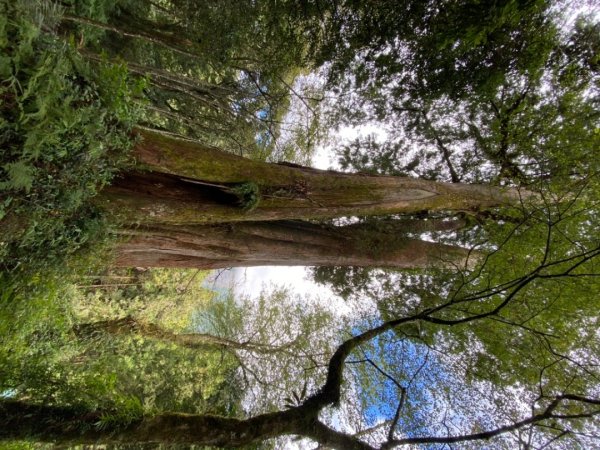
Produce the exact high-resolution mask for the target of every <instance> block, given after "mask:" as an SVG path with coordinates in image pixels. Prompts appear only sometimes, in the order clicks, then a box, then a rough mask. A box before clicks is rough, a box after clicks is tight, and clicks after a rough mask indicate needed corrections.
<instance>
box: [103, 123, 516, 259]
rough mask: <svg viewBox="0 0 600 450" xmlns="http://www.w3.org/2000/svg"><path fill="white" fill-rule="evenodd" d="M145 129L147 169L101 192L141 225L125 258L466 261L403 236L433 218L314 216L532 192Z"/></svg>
mask: <svg viewBox="0 0 600 450" xmlns="http://www.w3.org/2000/svg"><path fill="white" fill-rule="evenodd" d="M136 132H137V134H138V142H137V143H136V145H135V147H134V149H133V154H134V156H135V158H136V159H137V161H138V163H139V166H138V167H139V169H138V170H137V171H131V172H129V173H125V174H123V175H122V176H121V177H120V178H119V179H117V180H116V181H115V183H114V184H113V185H112V186H110V187H109V188H107V189H106V190H105V191H104V192H103V195H102V196H101V198H100V199H99V202H100V203H102V204H105V205H106V206H107V207H108V208H110V209H111V210H112V211H118V212H119V213H120V214H121V216H122V219H123V220H124V222H125V223H128V224H131V225H132V227H125V229H124V230H123V234H125V235H129V237H128V238H126V239H125V241H124V243H123V244H122V246H121V248H120V250H119V256H118V264H119V265H124V266H164V267H198V268H219V267H230V266H257V265H349V266H352V265H354V266H387V267H398V268H407V267H425V266H427V265H431V264H432V263H439V262H442V263H443V264H444V265H448V264H461V265H463V264H464V263H465V260H466V257H467V254H468V252H467V251H466V250H463V249H457V248H453V247H450V246H444V245H439V244H432V243H427V242H423V241H418V240H416V239H410V238H408V237H407V236H406V234H407V233H415V232H417V231H419V230H421V231H422V230H423V227H425V228H427V226H428V225H427V224H426V222H424V223H425V225H422V224H418V223H417V222H413V228H408V227H407V226H406V223H404V224H402V223H400V224H399V225H398V228H396V229H393V228H392V229H388V230H385V231H381V230H379V231H378V230H370V229H369V228H368V227H364V228H357V227H338V228H332V227H329V228H325V227H321V226H317V225H314V223H311V222H308V221H311V220H312V221H314V220H315V219H333V218H338V217H349V216H377V215H390V214H402V213H406V214H410V213H417V212H423V211H427V212H430V211H431V212H440V211H448V212H450V213H451V214H456V213H457V212H461V211H467V212H472V211H479V210H484V209H489V208H493V207H497V206H503V205H510V204H516V203H518V202H519V201H520V200H521V199H522V197H523V195H524V194H523V193H521V192H518V191H516V190H514V189H502V188H497V187H492V186H485V185H468V184H460V183H440V182H433V181H428V180H420V179H413V178H406V177H389V176H373V175H364V174H347V173H340V172H335V171H324V170H317V169H312V168H308V167H302V166H296V165H290V164H269V163H264V162H259V161H253V160H250V159H246V158H242V157H239V156H236V155H233V154H231V153H226V152H223V151H220V150H218V149H215V148H211V147H208V146H204V145H201V144H198V143H197V142H192V141H187V140H182V139H178V138H174V137H172V136H169V135H166V134H164V133H160V132H157V131H150V130H146V129H139V130H137V131H136ZM244 184H251V185H252V186H254V187H255V189H256V193H255V194H256V196H257V198H256V201H255V203H254V204H253V205H252V206H253V207H252V208H251V209H248V208H244V207H243V205H240V202H239V198H237V197H236V196H235V195H234V194H233V192H234V190H235V187H236V186H240V185H244ZM433 223H434V222H430V225H431V224H433ZM438 226H439V227H441V228H443V227H444V225H439V224H438ZM446 226H447V225H446Z"/></svg>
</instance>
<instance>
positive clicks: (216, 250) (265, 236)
mask: <svg viewBox="0 0 600 450" xmlns="http://www.w3.org/2000/svg"><path fill="white" fill-rule="evenodd" d="M457 224H459V222H456V221H455V222H452V221H449V222H442V221H422V222H421V223H418V222H417V223H415V222H402V221H400V222H399V223H393V222H390V223H386V224H385V226H384V227H383V230H382V231H374V230H373V229H372V227H370V226H369V225H367V224H355V225H349V226H345V227H327V226H321V225H317V224H313V223H310V222H299V221H273V222H238V223H229V224H218V225H196V226H187V227H182V226H171V227H169V226H154V227H138V228H132V229H128V230H123V233H124V234H127V235H129V236H127V237H126V239H125V240H124V241H123V242H122V243H121V244H120V246H119V248H118V254H117V259H116V264H117V265H119V266H125V267H196V268H201V269H216V268H223V267H231V266H236V267H251V266H265V265H271V266H274V265H280V266H295V265H303V266H306V265H310V266H363V267H366V266H378V267H394V268H425V267H430V266H436V267H457V266H459V267H465V266H466V265H469V264H470V263H473V262H475V261H476V259H477V257H476V255H475V254H472V253H471V252H469V251H468V250H467V249H464V248H461V247H453V246H450V245H444V244H438V243H433V242H426V241H421V240H419V239H413V238H409V237H406V235H405V234H403V233H406V232H407V231H411V230H412V231H418V230H419V228H417V226H419V227H420V230H423V229H424V228H430V229H442V228H452V227H455V226H457ZM407 228H408V229H407Z"/></svg>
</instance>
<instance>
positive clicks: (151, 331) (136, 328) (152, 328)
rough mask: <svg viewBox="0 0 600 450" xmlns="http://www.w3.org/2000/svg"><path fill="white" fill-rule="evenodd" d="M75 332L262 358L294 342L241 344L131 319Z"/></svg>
mask: <svg viewBox="0 0 600 450" xmlns="http://www.w3.org/2000/svg"><path fill="white" fill-rule="evenodd" d="M73 332H74V333H75V335H76V336H77V337H79V338H80V339H90V338H95V337H97V336H98V335H100V334H102V333H106V334H110V335H131V334H136V335H140V336H143V337H146V338H150V339H157V340H161V341H166V342H172V343H173V344H177V345H179V346H180V347H185V348H189V349H193V350H197V349H203V348H204V349H207V348H210V349H219V350H226V351H235V350H245V351H249V352H253V353H261V354H277V353H283V352H285V351H286V350H288V349H289V348H290V347H291V346H292V345H293V344H294V341H290V342H288V343H284V344H281V345H269V344H261V343H260V342H250V341H247V342H238V341H234V340H232V339H227V338H224V337H220V336H215V335H213V334H207V333H182V334H177V333H173V332H172V331H169V330H167V329H164V328H161V327H160V326H158V325H156V324H153V323H145V322H142V321H139V320H136V319H135V318H134V317H132V316H127V317H123V318H121V319H109V320H102V321H99V322H89V323H82V324H78V325H76V326H75V327H74V328H73Z"/></svg>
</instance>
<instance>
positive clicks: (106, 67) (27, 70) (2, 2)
mask: <svg viewBox="0 0 600 450" xmlns="http://www.w3.org/2000/svg"><path fill="white" fill-rule="evenodd" d="M51 5H52V4H51V3H46V2H43V1H42V2H32V1H27V0H19V1H15V0H0V147H1V148H2V152H1V156H0V225H1V228H2V230H3V233H2V237H1V238H0V239H1V241H0V267H1V268H2V271H3V272H4V273H5V274H6V273H8V274H11V276H12V277H13V278H14V277H22V276H26V277H30V276H31V274H32V273H35V272H37V271H40V270H42V271H43V270H46V269H48V268H56V267H57V266H60V265H61V264H62V263H63V262H64V261H65V260H66V259H67V258H68V257H69V256H70V255H72V254H74V253H75V252H76V251H77V250H80V249H82V248H83V247H86V246H87V245H88V244H89V243H90V242H92V241H94V242H96V241H98V240H101V239H99V236H102V235H103V233H105V231H106V227H107V219H106V217H104V215H103V213H101V212H100V211H99V210H98V209H97V208H96V207H95V206H94V205H93V203H92V202H90V201H91V200H92V198H93V197H94V196H95V195H96V194H97V193H98V191H99V190H100V189H101V188H102V187H103V186H105V185H106V184H107V183H109V182H110V180H111V179H112V177H113V176H114V174H115V173H116V171H117V170H118V169H119V168H120V167H123V166H124V165H125V164H126V163H127V151H128V149H129V147H130V145H131V133H130V131H131V127H132V126H133V124H134V123H135V122H136V120H137V119H138V117H139V116H140V114H141V109H142V106H141V102H139V101H136V99H137V98H138V97H140V95H141V91H142V89H143V88H144V82H143V80H142V81H140V80H132V79H130V78H129V77H128V73H127V70H126V67H125V66H124V65H114V64H108V63H104V64H95V65H92V64H91V63H89V62H87V61H86V60H85V59H84V58H83V57H82V56H81V55H80V54H79V53H78V51H77V48H76V46H75V44H74V39H71V40H70V41H71V42H65V40H64V39H62V38H60V37H58V36H57V35H56V34H55V33H54V32H53V31H52V30H53V27H56V26H57V25H56V24H57V23H59V18H60V10H59V9H58V8H56V7H53V6H51Z"/></svg>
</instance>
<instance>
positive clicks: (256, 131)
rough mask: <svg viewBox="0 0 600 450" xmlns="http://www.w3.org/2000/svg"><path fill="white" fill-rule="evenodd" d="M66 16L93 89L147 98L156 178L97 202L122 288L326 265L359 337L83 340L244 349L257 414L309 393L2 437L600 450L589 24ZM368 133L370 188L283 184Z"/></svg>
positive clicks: (8, 420)
mask: <svg viewBox="0 0 600 450" xmlns="http://www.w3.org/2000/svg"><path fill="white" fill-rule="evenodd" d="M60 8H61V11H60V20H59V21H57V22H56V23H55V24H54V25H53V28H52V29H50V30H46V31H45V32H48V33H56V34H57V35H59V36H65V37H68V36H71V40H72V41H73V42H74V45H76V47H77V51H78V52H79V53H80V54H81V55H82V56H83V57H84V58H86V59H87V60H88V61H89V62H90V64H94V63H96V62H98V61H104V62H106V61H117V60H118V61H123V62H124V63H125V64H126V67H127V68H128V70H129V71H130V72H131V73H132V74H135V75H136V76H141V77H145V78H146V83H147V85H146V87H145V89H144V92H143V102H144V104H145V108H146V109H145V111H146V112H145V115H144V118H143V120H142V123H140V124H138V125H137V127H135V128H134V129H133V131H132V135H133V138H134V143H133V148H132V151H131V156H132V158H134V159H135V161H136V165H135V166H130V167H129V168H128V169H127V170H125V171H123V172H122V173H121V174H120V175H119V176H118V177H117V178H116V179H115V180H114V182H113V183H112V184H111V185H110V186H108V187H106V188H104V189H103V190H102V192H101V193H100V194H99V195H98V196H97V197H96V198H95V199H94V202H95V204H96V205H97V206H99V207H101V208H105V209H107V210H113V211H116V212H118V215H119V223H120V225H119V226H118V229H117V231H116V233H117V235H118V236H119V238H120V240H119V243H118V244H117V247H116V250H115V252H116V257H115V258H116V259H115V264H116V265H120V266H129V267H151V266H154V267H173V268H199V269H214V268H223V267H231V266H259V265H310V266H319V267H316V268H315V269H314V274H315V276H316V278H317V280H319V281H320V282H323V283H328V284H330V285H331V286H332V287H333V288H334V290H336V291H338V292H339V293H340V294H341V295H343V296H344V297H345V298H346V299H348V301H349V302H351V304H353V305H356V309H357V310H360V311H361V313H360V315H358V316H357V317H354V318H352V319H349V320H348V322H347V323H346V322H345V323H344V326H340V324H336V323H334V322H335V320H334V319H331V318H330V319H329V322H327V323H326V325H325V324H324V322H322V321H321V322H320V325H319V329H320V330H321V331H320V333H321V334H320V335H319V336H320V338H319V337H311V335H308V338H304V339H303V340H302V346H300V347H294V345H295V343H298V342H300V341H297V339H291V340H290V341H289V342H288V344H286V343H283V344H282V343H278V344H277V345H275V344H273V343H272V342H269V341H268V340H266V341H256V340H252V339H247V340H240V339H234V338H233V337H231V336H230V337H226V336H223V335H221V336H214V335H207V334H200V333H195V332H192V333H186V334H175V333H173V332H171V331H168V330H165V329H162V328H160V327H159V326H158V325H156V324H148V323H142V322H140V321H139V320H136V319H135V318H132V317H125V318H123V317H121V318H117V319H114V320H113V319H110V320H103V321H97V322H94V323H86V324H81V325H78V326H76V327H75V328H74V329H73V333H74V335H76V336H79V337H80V338H85V336H88V335H90V334H93V333H107V334H112V335H124V334H126V335H129V334H133V335H138V336H145V337H147V338H149V339H154V340H162V341H165V342H170V343H172V344H174V345H179V346H182V347H186V348H198V347H203V346H212V347H213V348H220V349H226V351H228V352H230V353H232V354H233V355H234V359H237V360H238V362H239V365H240V367H241V373H242V375H240V376H242V377H243V378H244V379H245V380H246V381H248V378H252V379H253V381H252V382H250V383H247V384H246V387H247V388H248V389H249V392H251V393H252V392H255V391H256V390H257V389H258V390H260V389H262V390H266V391H268V390H269V385H270V384H271V383H273V385H275V384H276V381H275V380H273V378H272V375H273V374H272V373H270V374H268V376H267V377H266V378H265V374H260V373H259V372H260V371H258V372H257V367H260V364H258V365H257V364H256V363H248V360H247V359H244V358H250V357H252V358H255V357H256V355H257V354H258V355H262V356H261V358H262V357H264V358H265V359H264V361H268V360H269V359H268V358H269V357H274V358H279V359H285V358H292V359H290V361H293V363H292V364H288V365H287V366H286V367H287V369H285V370H290V371H291V372H290V373H294V376H293V377H291V378H290V379H288V378H286V383H289V390H290V392H289V394H287V396H282V398H281V399H279V400H273V399H272V398H270V399H269V401H268V402H266V403H260V402H257V405H248V407H247V408H246V415H245V416H243V417H242V416H238V417H227V416H223V415H216V414H183V413H180V412H172V411H170V412H162V411H160V412H154V413H152V414H150V413H144V414H141V415H140V416H139V417H138V416H136V417H135V419H132V420H129V421H127V423H124V424H123V423H122V424H118V423H116V424H111V426H107V427H98V426H96V425H95V424H96V423H97V422H98V415H99V414H102V412H101V411H82V410H81V408H80V407H78V405H72V404H52V403H48V402H46V403H44V402H39V401H38V402H36V401H29V400H28V399H26V398H19V397H18V396H13V397H14V398H12V399H6V400H3V401H2V402H1V405H0V425H1V427H0V428H2V430H3V431H0V436H1V437H2V438H4V439H16V438H24V437H33V438H34V439H36V440H40V441H49V442H56V443H60V444H65V445H66V444H84V443H106V444H109V443H110V444H132V443H133V444H138V443H139V444H146V443H148V444H185V445H214V446H223V447H231V446H245V445H256V444H257V443H260V442H263V441H267V440H268V439H271V438H281V437H283V436H290V435H297V436H300V437H303V438H307V439H310V440H311V441H314V442H316V443H318V444H319V445H320V446H321V447H325V448H329V447H330V448H343V449H354V448H356V449H371V448H378V449H388V448H396V447H402V446H418V445H424V446H439V447H440V448H443V446H445V445H446V446H450V445H459V446H464V447H468V446H472V447H473V448H477V447H478V446H485V445H489V444H488V443H487V442H488V441H489V440H493V441H492V442H493V444H492V445H493V446H495V447H497V448H514V447H516V446H518V447H520V448H523V449H529V448H544V447H546V448H569V447H572V446H574V445H580V446H583V447H585V446H589V445H593V444H592V443H593V442H595V440H596V439H598V430H597V425H595V422H594V417H595V416H596V415H597V414H598V413H600V393H599V392H598V386H599V384H598V377H599V375H600V374H598V350H599V346H598V344H599V342H598V336H597V332H596V329H597V325H598V315H597V311H596V309H597V308H596V307H595V306H596V304H597V300H596V299H595V293H596V292H598V287H599V286H598V267H597V264H598V256H599V254H600V242H599V241H598V229H599V223H598V212H597V211H598V204H597V202H598V194H599V190H598V169H599V168H598V157H597V156H598V147H599V146H598V144H599V136H600V135H599V134H598V127H597V119H598V115H599V112H598V111H599V110H598V87H599V86H598V81H599V78H598V68H599V66H598V61H599V55H600V33H599V26H598V23H597V22H593V20H592V18H591V17H592V15H591V13H590V11H587V14H588V15H589V16H590V18H588V19H589V20H588V19H586V17H585V15H583V16H579V17H578V18H573V17H574V13H573V10H572V9H567V8H566V7H564V6H563V5H562V4H555V3H552V2H548V1H516V0H512V1H508V0H507V1H499V2H495V3H493V4H487V3H485V2H483V3H482V2H477V1H468V0H465V1H460V2H453V3H449V4H439V2H420V1H408V0H407V1H403V2H398V1H381V2H376V3H372V2H360V1H350V0H348V1H331V2H329V1H302V2H286V1H269V0H266V1H248V2H245V1H243V2H228V1H223V2H216V3H210V2H208V3H206V4H197V2H186V1H180V0H170V1H166V0H155V1H148V2H146V1H142V2H138V1H126V0H123V1H117V2H88V1H82V2H68V1H66V2H62V3H61V4H60ZM567 17H570V18H569V20H567ZM101 51H104V52H105V53H104V54H101ZM310 71H313V72H318V73H319V78H318V79H316V81H315V80H313V82H312V84H311V83H310V82H308V81H307V80H310V77H308V76H307V74H308V73H309V72H310ZM298 79H301V80H302V82H299V81H295V80H298ZM131 101H132V102H134V101H135V102H137V101H142V99H140V98H137V99H131ZM290 108H291V110H292V112H290ZM365 123H377V124H378V126H379V127H380V128H382V129H385V130H386V139H385V140H381V139H377V137H376V136H372V135H369V136H361V137H359V138H357V139H356V140H354V141H352V142H345V143H340V144H339V145H338V146H337V147H336V148H335V149H334V151H336V152H337V153H338V156H339V160H340V164H341V166H342V168H343V169H352V170H353V171H354V172H356V173H348V172H337V171H331V170H330V171H324V170H317V169H312V168H309V167H306V166H303V165H299V164H297V163H292V162H290V161H285V160H284V159H290V158H291V157H293V156H294V155H295V157H296V161H297V162H298V161H299V162H305V161H306V160H307V158H308V156H309V155H310V153H311V151H312V150H313V149H314V146H315V145H316V144H317V143H318V142H319V139H320V138H322V137H323V136H326V135H327V132H326V129H327V128H331V129H333V128H335V127H338V128H341V127H348V126H360V125H364V124H365ZM265 159H268V160H269V161H270V162H265V161H264V160H265ZM298 327H299V329H302V326H301V325H298ZM325 330H326V331H325ZM295 331H296V330H290V333H294V332H295ZM313 332H314V330H313ZM336 333H340V334H339V335H338V337H337V338H336V339H335V338H331V339H329V336H332V335H335V334H336ZM250 335H252V333H250ZM299 335H300V334H299ZM299 335H298V336H299ZM323 336H327V339H322V337H323ZM238 338H239V336H238ZM311 340H314V343H316V342H319V345H316V344H315V345H314V348H313V349H312V353H311V344H310V343H311ZM324 341H329V343H330V344H331V342H335V345H337V346H331V345H326V344H325V342H324ZM290 346H291V347H290ZM290 348H295V350H294V353H295V354H294V355H290V354H289V349H290ZM298 348H301V349H302V351H300V350H298ZM299 355H300V356H301V357H299ZM265 364H266V363H265ZM294 365H295V366H296V367H291V366H294ZM282 370H283V369H282ZM269 377H271V378H269ZM265 379H269V380H270V381H269V382H265V381H264V380H265ZM261 380H262V381H261ZM290 380H291V381H290ZM294 382H296V383H297V385H296V386H291V384H293V383H294ZM253 390H254V391H253ZM279 391H281V389H279V388H278V392H279ZM250 397H251V396H250ZM250 397H249V398H250ZM286 397H287V398H286ZM281 442H283V441H280V443H281ZM428 448H429V447H428ZM436 448H437V447H436Z"/></svg>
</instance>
